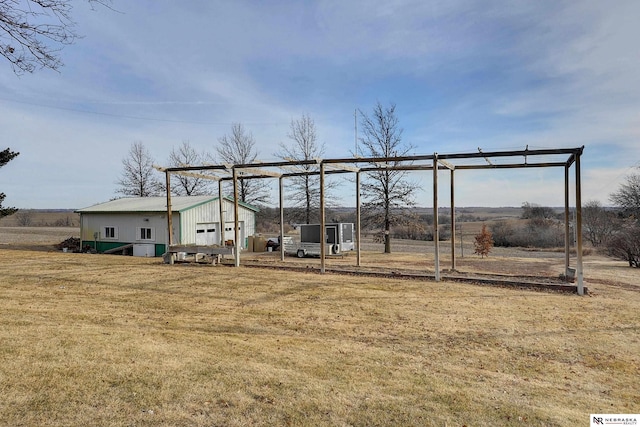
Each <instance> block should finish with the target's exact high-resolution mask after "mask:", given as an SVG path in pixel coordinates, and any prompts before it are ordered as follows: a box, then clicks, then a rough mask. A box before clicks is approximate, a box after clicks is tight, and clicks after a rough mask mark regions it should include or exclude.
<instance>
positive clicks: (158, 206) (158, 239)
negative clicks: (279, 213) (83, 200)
mask: <svg viewBox="0 0 640 427" xmlns="http://www.w3.org/2000/svg"><path fill="white" fill-rule="evenodd" d="M219 203H220V200H219V198H218V197H213V196H174V197H172V198H171V212H172V213H171V215H172V224H173V225H172V228H173V239H172V243H173V244H178V245H200V246H205V245H223V244H227V245H229V244H231V245H235V242H233V240H234V237H235V233H234V229H233V228H234V203H233V199H230V198H223V205H222V215H223V217H224V218H223V221H222V222H223V227H224V233H223V232H222V231H221V224H220V223H221V221H220V212H221V210H220V205H219ZM238 206H239V208H238V226H239V229H240V230H239V236H240V239H239V245H238V246H239V247H240V248H246V247H247V240H248V236H251V235H253V234H255V227H256V212H258V210H259V209H258V208H256V207H254V206H251V205H249V204H246V203H238ZM76 212H78V213H79V214H80V239H81V241H82V247H83V248H86V247H90V248H93V249H95V250H96V251H98V252H100V253H103V252H116V251H121V252H123V253H129V254H133V255H137V256H161V255H162V254H164V253H165V252H166V251H167V246H168V242H169V233H168V221H167V199H166V198H165V197H133V198H122V199H116V200H111V201H109V202H105V203H100V204H97V205H94V206H90V207H87V208H83V209H78V210H77V211H76ZM223 236H224V241H222V239H223Z"/></svg>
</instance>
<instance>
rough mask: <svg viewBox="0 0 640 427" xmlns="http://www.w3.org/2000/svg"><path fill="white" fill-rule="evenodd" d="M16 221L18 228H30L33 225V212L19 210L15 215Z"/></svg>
mask: <svg viewBox="0 0 640 427" xmlns="http://www.w3.org/2000/svg"><path fill="white" fill-rule="evenodd" d="M16 220H17V222H18V225H19V226H20V227H30V226H31V225H32V224H33V211H31V210H26V211H25V210H21V211H20V212H18V213H17V214H16Z"/></svg>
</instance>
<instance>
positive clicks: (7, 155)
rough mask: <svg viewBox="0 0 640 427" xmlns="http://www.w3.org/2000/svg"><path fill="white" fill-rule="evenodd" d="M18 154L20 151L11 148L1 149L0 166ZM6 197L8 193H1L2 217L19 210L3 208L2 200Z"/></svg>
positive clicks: (0, 209) (0, 216)
mask: <svg viewBox="0 0 640 427" xmlns="http://www.w3.org/2000/svg"><path fill="white" fill-rule="evenodd" d="M18 154H20V153H16V152H14V151H11V150H10V149H9V148H7V149H5V150H2V151H0V168H1V167H3V166H4V165H6V164H7V163H9V162H10V161H11V160H13V159H14V158H15V157H16V156H17V155H18ZM5 197H7V195H6V194H4V193H0V218H3V217H5V216H9V215H13V214H14V213H16V212H17V210H18V209H16V208H3V207H2V202H4V199H5Z"/></svg>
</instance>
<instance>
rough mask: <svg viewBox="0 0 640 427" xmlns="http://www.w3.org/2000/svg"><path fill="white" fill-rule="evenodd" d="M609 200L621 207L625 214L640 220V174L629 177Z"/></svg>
mask: <svg viewBox="0 0 640 427" xmlns="http://www.w3.org/2000/svg"><path fill="white" fill-rule="evenodd" d="M639 169H640V168H639ZM609 200H611V202H613V204H614V205H616V206H618V207H620V208H621V209H622V210H623V213H624V214H626V215H631V216H633V217H634V218H635V219H637V220H640V173H633V174H631V175H628V176H627V177H626V180H625V182H624V183H623V184H621V185H620V188H619V189H618V191H616V192H615V193H612V194H611V195H610V196H609Z"/></svg>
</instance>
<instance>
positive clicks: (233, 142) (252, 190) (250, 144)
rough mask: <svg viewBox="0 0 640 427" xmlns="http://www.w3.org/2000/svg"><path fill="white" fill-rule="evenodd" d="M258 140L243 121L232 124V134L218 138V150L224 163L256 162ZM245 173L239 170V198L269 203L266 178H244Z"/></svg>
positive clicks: (251, 201) (257, 203)
mask: <svg viewBox="0 0 640 427" xmlns="http://www.w3.org/2000/svg"><path fill="white" fill-rule="evenodd" d="M255 145H256V141H255V139H253V135H252V134H251V132H247V131H246V130H245V128H244V126H243V125H242V124H241V123H234V124H233V125H232V126H231V134H230V135H224V136H222V137H221V138H219V139H218V147H217V148H216V151H217V153H218V156H219V157H220V160H222V162H223V163H230V164H249V163H253V162H255V160H256V158H257V157H258V152H257V151H256V149H255ZM242 175H244V173H243V172H242V171H239V180H238V185H239V195H238V197H239V199H240V201H241V202H244V203H249V204H253V205H260V204H265V203H268V201H269V198H270V197H269V196H270V194H269V184H268V182H266V180H264V179H242Z"/></svg>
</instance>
